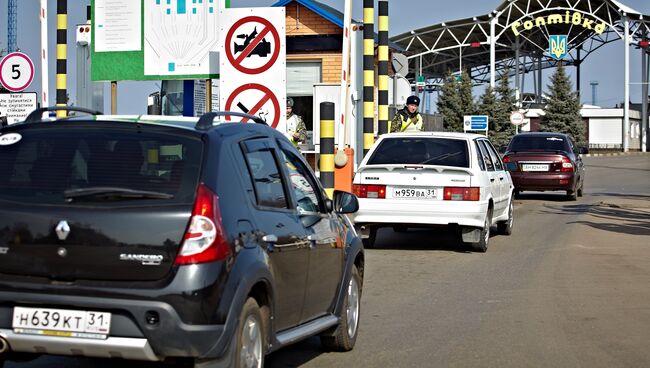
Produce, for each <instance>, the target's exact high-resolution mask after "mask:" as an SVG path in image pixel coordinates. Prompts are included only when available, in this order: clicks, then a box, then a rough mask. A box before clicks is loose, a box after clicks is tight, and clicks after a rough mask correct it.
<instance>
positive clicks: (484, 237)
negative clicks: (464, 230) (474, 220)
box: [470, 209, 492, 253]
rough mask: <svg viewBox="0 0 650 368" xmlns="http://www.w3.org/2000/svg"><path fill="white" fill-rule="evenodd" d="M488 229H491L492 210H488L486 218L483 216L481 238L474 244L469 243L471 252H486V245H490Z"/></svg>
mask: <svg viewBox="0 0 650 368" xmlns="http://www.w3.org/2000/svg"><path fill="white" fill-rule="evenodd" d="M490 227H492V209H489V210H488V213H487V216H485V224H484V225H483V229H481V238H480V239H479V241H478V242H476V243H470V244H471V246H472V250H473V251H475V252H480V253H485V252H487V249H488V244H489V243H490Z"/></svg>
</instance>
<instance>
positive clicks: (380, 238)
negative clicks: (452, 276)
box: [375, 227, 494, 253]
mask: <svg viewBox="0 0 650 368" xmlns="http://www.w3.org/2000/svg"><path fill="white" fill-rule="evenodd" d="M493 230H494V229H493ZM491 236H494V231H493V232H492V234H491ZM375 248H376V249H395V250H416V251H422V250H442V251H451V252H458V253H472V252H471V251H470V250H469V246H468V245H467V244H465V243H463V242H462V241H461V239H460V233H459V231H458V230H455V229H453V228H444V227H443V228H440V229H409V230H408V231H403V232H396V231H394V230H393V229H391V228H381V229H379V231H378V232H377V241H376V242H375Z"/></svg>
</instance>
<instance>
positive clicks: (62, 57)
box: [56, 0, 68, 117]
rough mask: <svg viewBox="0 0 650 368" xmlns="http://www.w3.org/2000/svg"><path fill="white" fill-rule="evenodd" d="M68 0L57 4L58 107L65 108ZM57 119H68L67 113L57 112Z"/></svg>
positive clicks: (66, 92) (58, 1)
mask: <svg viewBox="0 0 650 368" xmlns="http://www.w3.org/2000/svg"><path fill="white" fill-rule="evenodd" d="M67 29H68V0H57V4H56V106H65V105H66V100H67V94H68V91H67V89H68V86H67V84H68V77H67V73H68V71H67V61H68V55H67V44H68V36H67ZM56 116H57V117H66V116H67V112H66V111H57V112H56Z"/></svg>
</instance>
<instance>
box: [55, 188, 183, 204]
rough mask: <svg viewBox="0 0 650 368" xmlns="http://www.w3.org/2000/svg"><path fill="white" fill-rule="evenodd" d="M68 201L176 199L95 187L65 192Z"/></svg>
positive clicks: (157, 193)
mask: <svg viewBox="0 0 650 368" xmlns="http://www.w3.org/2000/svg"><path fill="white" fill-rule="evenodd" d="M63 195H64V196H65V199H66V200H69V201H72V200H73V199H79V198H91V197H92V198H93V199H107V200H114V199H171V198H174V196H173V195H172V194H168V193H161V192H151V191H148V190H137V189H128V188H119V187H93V188H79V189H68V190H66V191H64V192H63Z"/></svg>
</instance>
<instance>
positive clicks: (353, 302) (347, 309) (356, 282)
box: [320, 266, 363, 351]
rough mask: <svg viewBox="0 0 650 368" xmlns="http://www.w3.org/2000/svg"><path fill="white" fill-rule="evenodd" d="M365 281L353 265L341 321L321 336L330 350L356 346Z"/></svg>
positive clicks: (343, 349)
mask: <svg viewBox="0 0 650 368" xmlns="http://www.w3.org/2000/svg"><path fill="white" fill-rule="evenodd" d="M362 285H363V281H362V280H361V276H360V275H359V270H357V266H352V276H351V277H350V282H349V283H348V287H347V292H346V293H345V298H344V299H343V308H342V311H341V318H340V320H341V322H340V323H339V325H338V326H337V327H336V329H335V330H334V331H333V332H332V333H331V334H328V335H323V336H321V337H320V341H321V344H322V345H323V347H324V348H325V349H327V350H329V351H350V350H352V349H353V348H354V344H355V343H356V341H357V335H358V333H359V317H360V315H361V313H360V311H361V289H362Z"/></svg>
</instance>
